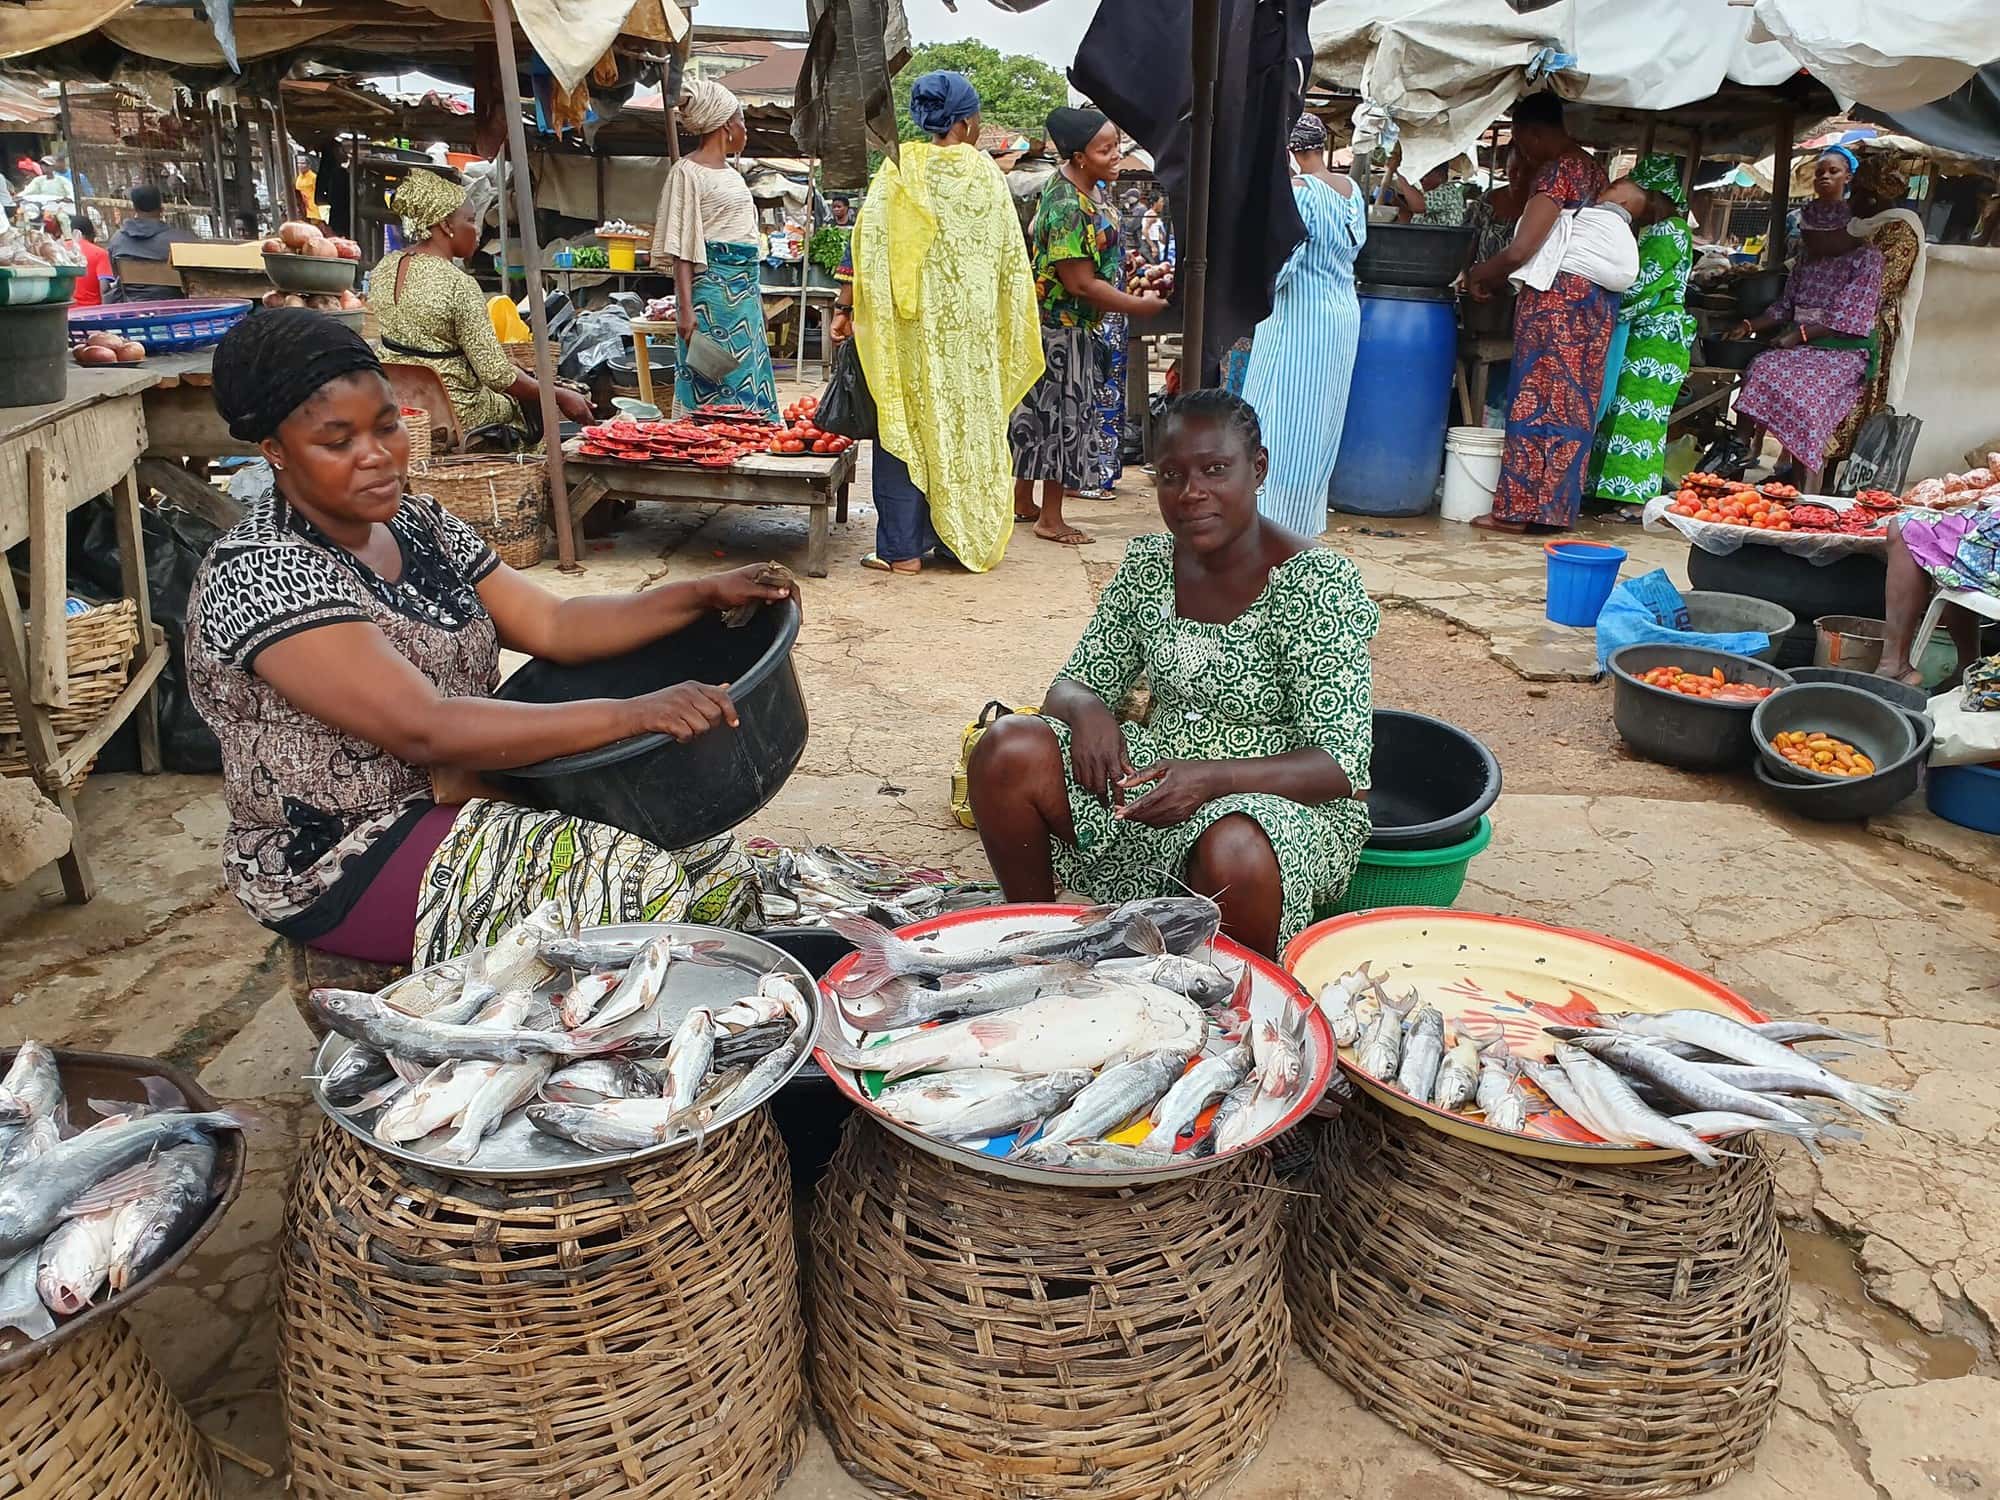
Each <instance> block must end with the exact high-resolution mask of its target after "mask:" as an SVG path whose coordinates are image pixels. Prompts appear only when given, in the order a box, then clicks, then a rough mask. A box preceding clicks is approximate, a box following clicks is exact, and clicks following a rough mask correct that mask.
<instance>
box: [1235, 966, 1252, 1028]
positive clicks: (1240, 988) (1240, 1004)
mask: <svg viewBox="0 0 2000 1500" xmlns="http://www.w3.org/2000/svg"><path fill="white" fill-rule="evenodd" d="M1256 987H1257V985H1256V978H1255V974H1254V971H1253V970H1252V969H1251V967H1250V965H1249V964H1247V963H1246V964H1244V965H1243V967H1242V969H1241V970H1240V971H1239V972H1238V973H1237V975H1236V988H1235V989H1233V990H1231V991H1230V992H1229V1008H1230V1009H1231V1010H1232V1011H1234V1012H1235V1013H1236V1014H1237V1015H1239V1016H1245V1017H1247V1016H1248V1015H1249V1014H1250V996H1251V993H1252V992H1253V991H1254V990H1255V989H1256Z"/></svg>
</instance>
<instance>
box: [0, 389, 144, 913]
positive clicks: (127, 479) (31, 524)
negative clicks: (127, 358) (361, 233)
mask: <svg viewBox="0 0 2000 1500" xmlns="http://www.w3.org/2000/svg"><path fill="white" fill-rule="evenodd" d="M156 374H157V370H156V369H154V368H149V367H148V366H147V365H143V364H140V365H117V366H113V367H110V368H97V369H84V368H80V367H79V368H73V369H71V370H70V371H69V392H68V394H67V395H66V396H65V397H64V398H63V399H62V400H61V401H55V402H51V403H49V404H48V405H45V406H10V407H4V408H0V551H5V550H7V549H8V548H11V547H14V546H17V545H18V544H19V543H21V542H24V541H25V542H26V543H27V544H28V602H27V606H26V608H25V609H24V608H23V606H22V602H21V596H20V593H19V591H18V590H17V589H16V588H15V586H14V575H13V573H12V571H11V570H9V569H8V568H6V567H0V677H4V679H5V681H6V684H7V691H8V694H9V695H10V696H11V698H12V700H13V704H14V709H15V715H16V717H17V718H18V719H19V720H20V724H21V737H22V739H23V741H24V742H25V745H26V748H27V753H28V765H29V769H30V771H31V772H32V773H33V775H34V778H35V781H36V782H37V783H38V784H39V785H40V787H41V789H42V791H43V792H44V793H45V794H46V795H47V796H48V798H49V799H50V800H51V801H52V802H54V803H55V804H56V806H57V807H58V808H60V809H61V811H62V814H63V816H64V817H66V818H68V819H69V823H70V847H69V853H67V854H65V855H64V856H63V857H62V858H61V860H59V861H58V865H59V868H60V869H61V871H62V881H63V891H64V893H65V894H66V895H67V896H68V897H69V899H70V900H71V901H73V902H81V901H88V900H89V899H90V898H91V897H92V896H94V895H95V894H96V893H97V889H96V882H95V880H94V879H93V878H92V876H91V873H90V857H89V853H88V851H87V849H86V848H85V839H84V834H83V825H82V823H81V822H80V821H79V819H78V817H77V812H76V800H75V798H73V797H72V796H71V795H70V791H69V783H70V781H71V780H72V779H73V778H74V777H75V775H76V773H77V771H78V770H79V769H81V768H82V767H83V766H86V765H88V764H89V763H90V761H91V759H92V758H93V757H95V756H96V754H97V752H98V751H100V750H102V749H103V748H104V744H105V741H107V740H109V739H110V738H111V736H112V734H113V733H114V732H115V731H116V730H117V729H118V727H119V725H121V724H123V723H124V722H125V721H126V720H127V719H129V718H131V717H132V716H133V715H134V714H137V715H138V731H139V768H140V770H142V771H147V772H153V771H157V770H159V769H160V729H159V721H158V718H157V716H156V714H155V711H154V704H153V683H154V681H155V680H156V679H157V678H158V677H159V675H160V672H161V669H162V668H164V667H165V666H166V664H167V644H166V637H165V635H164V634H163V633H162V632H161V630H160V629H159V628H158V627H157V626H156V625H154V624H153V604H152V597H151V595H150V594H149V593H148V592H147V589H146V555H145V547H144V544H143V541H142V533H141V530H140V521H139V478H138V473H137V465H138V462H139V456H140V455H141V454H142V453H143V452H145V451H146V446H147V438H146V414H145V408H144V404H143V401H142V394H143V392H144V391H146V390H147V389H148V388H149V387H150V386H151V385H152V384H153V381H154V379H155V376H156ZM107 490H113V491H115V493H114V494H113V496H112V510H113V512H114V514H115V516H116V518H117V525H118V558H119V571H120V574H121V578H122V583H123V587H124V593H125V597H126V598H128V599H130V600H132V602H133V603H134V604H135V605H137V607H138V611H139V644H138V646H137V647H136V648H135V649H134V651H133V662H132V673H131V677H130V679H129V680H128V681H127V683H126V685H125V688H124V691H122V692H121V693H119V695H118V696H117V698H115V699H113V700H112V702H111V704H110V705H109V706H108V707H107V708H106V709H105V711H104V713H103V715H102V716H101V717H100V718H99V719H98V721H97V722H96V723H95V724H93V725H92V726H91V727H90V728H89V729H88V730H86V731H85V732H84V733H83V734H82V735H81V736H79V737H78V738H77V739H76V740H74V741H72V742H71V743H70V744H69V745H68V746H67V747H59V746H58V745H57V742H56V733H55V727H54V725H53V724H52V723H51V722H50V719H49V710H50V709H52V708H63V707H66V706H67V705H68V698H69V655H68V653H69V646H68V620H67V617H66V615H65V614H64V611H63V605H64V601H65V599H66V598H67V597H68V593H69V588H68V576H67V575H68V562H69V554H68V517H69V513H70V512H71V511H73V510H75V509H76V508H77V507H79V506H81V505H83V504H85V503H86V502H87V501H89V500H91V499H92V498H93V497H95V496H97V495H101V494H103V493H104V492H105V491H107Z"/></svg>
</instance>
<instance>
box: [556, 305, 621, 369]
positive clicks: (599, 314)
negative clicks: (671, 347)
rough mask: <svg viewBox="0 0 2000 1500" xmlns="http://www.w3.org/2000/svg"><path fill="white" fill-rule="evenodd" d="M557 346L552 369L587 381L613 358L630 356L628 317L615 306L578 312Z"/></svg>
mask: <svg viewBox="0 0 2000 1500" xmlns="http://www.w3.org/2000/svg"><path fill="white" fill-rule="evenodd" d="M557 348H558V350H559V355H558V359H557V364H556V373H557V374H559V375H561V376H562V377H563V378H564V379H565V380H578V381H581V382H583V384H585V385H588V384H590V382H591V381H593V380H595V379H596V378H597V376H598V375H599V374H600V373H601V372H602V371H603V370H604V368H605V367H606V366H607V365H609V364H610V363H611V362H612V361H613V360H624V359H629V358H630V357H631V354H632V319H631V318H630V317H629V316H628V315H627V314H626V313H625V311H624V309H623V308H616V307H606V308H600V309H599V310H598V311H596V312H587V313H581V314H579V315H578V317H577V319H576V321H575V322H574V323H572V324H570V326H569V327H568V329H567V330H565V331H564V333H563V335H562V339H561V342H560V343H559V344H558V346H557Z"/></svg>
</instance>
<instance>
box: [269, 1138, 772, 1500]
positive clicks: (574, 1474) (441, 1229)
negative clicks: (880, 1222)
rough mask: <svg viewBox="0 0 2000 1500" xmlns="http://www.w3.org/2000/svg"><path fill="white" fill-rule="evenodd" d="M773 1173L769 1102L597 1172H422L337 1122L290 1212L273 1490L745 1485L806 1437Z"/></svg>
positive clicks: (712, 1496)
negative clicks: (539, 1176) (281, 1473)
mask: <svg viewBox="0 0 2000 1500" xmlns="http://www.w3.org/2000/svg"><path fill="white" fill-rule="evenodd" d="M790 1188H791V1180H790V1177H789V1175H788V1173H787V1170H786V1166H785V1151H784V1146H783V1144H782V1143H781V1142H780V1141H779V1139H778V1135H777V1132H776V1131H775V1130H774V1129H773V1128H772V1126H771V1122H770V1118H769V1116H768V1114H767V1112H766V1111H764V1110H761V1109H760V1110H756V1111H754V1112H752V1113H751V1114H749V1115H746V1116H745V1117H744V1118H743V1119H741V1120H739V1121H737V1122H736V1123H735V1124H734V1125H731V1126H730V1127H728V1128H727V1129H726V1130H724V1131H722V1132H720V1133H718V1134H716V1135H712V1136H710V1137H709V1139H708V1141H707V1143H706V1144H705V1145H704V1147H703V1148H702V1150H700V1151H699V1152H695V1151H678V1152H675V1153H673V1154H671V1155H669V1156H667V1157H664V1158H662V1159H660V1160H658V1161H654V1162H648V1163H642V1164H639V1165H637V1166H633V1167H630V1168H627V1169H624V1170H613V1171H604V1172H600V1173H597V1174H594V1175H582V1176H575V1177H557V1178H548V1179H543V1180H537V1181H525V1180H523V1181H476V1180H473V1179H469V1178H449V1177H443V1176H439V1175H437V1174H434V1173H430V1172H426V1171H421V1170H418V1169H416V1168H413V1167H411V1166H409V1165H408V1164H407V1163H404V1162H401V1161H398V1160H396V1159H395V1158H393V1157H390V1156H386V1155H384V1154H382V1153H381V1152H378V1151H375V1150H373V1149H371V1148H370V1147H368V1146H365V1145H363V1144H362V1143H361V1142H359V1141H357V1140H356V1139H355V1138H354V1137H353V1136H351V1135H349V1134H348V1133H347V1132H346V1131H344V1130H342V1129H341V1128H340V1127H338V1126H337V1125H335V1124H333V1122H332V1121H326V1122H324V1123H323V1124H322V1125H321V1126H320V1129H319V1131H318V1133H317V1134H316V1135H315V1136H314V1137H313V1138H312V1139H311V1140H310V1141H309V1142H308V1143H307V1144H306V1147H305V1151H304V1154H303V1156H302V1157H301V1160H300V1167H299V1175H298V1177H297V1179H296V1181H295V1182H294V1183H293V1185H292V1193H291V1201H290V1204H289V1206H288V1209H287V1212H286V1224H285V1240H284V1247H283V1255H282V1278H281V1283H280V1290H279V1304H278V1308H279V1327H278V1375H279V1384H280V1389H281V1391H282V1393H283V1395H284V1401H285V1416H286V1421H287V1424H288V1426H289V1427H290V1435H291V1452H292V1486H293V1489H294V1490H295V1491H296V1492H297V1493H298V1494H300V1495H302V1496H306V1497H309V1500H335V1497H341V1500H345V1497H349V1496H356V1495H369V1496H375V1497H383V1496H437V1495H470V1494H479V1495H520V1496H534V1497H536V1500H585V1497H589V1500H597V1497H601V1496H610V1495H619V1496H672V1497H673V1500H762V1497H765V1496H768V1495H770V1494H772V1493H773V1492H774V1491H776V1489H777V1488H778V1486H779V1485H780V1484H782V1483H783V1482H784V1480H785V1477H786V1475H787V1474H788V1473H789V1472H790V1471H791V1468H792V1465H793V1464H794V1463H796V1462H797V1461H798V1457H799V1454H800V1453H801V1452H802V1451H803V1450H804V1447H805V1437H806V1404H805V1384H804V1379H803V1371H802V1368H801V1367H802V1363H803V1350H804V1343H805V1330H804V1327H803V1325H802V1323H801V1322H800V1318H799V1301H798V1263H797V1259H796V1257H795V1255H794V1252H793V1247H792V1232H791V1218H790V1208H791V1193H790Z"/></svg>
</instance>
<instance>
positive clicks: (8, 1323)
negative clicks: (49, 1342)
mask: <svg viewBox="0 0 2000 1500" xmlns="http://www.w3.org/2000/svg"><path fill="white" fill-rule="evenodd" d="M41 1259H42V1257H41V1250H40V1248H39V1247H31V1248H29V1249H27V1250H24V1251H22V1252H21V1254H19V1255H17V1256H15V1257H14V1258H13V1259H12V1260H10V1261H8V1262H6V1263H5V1265H4V1267H0V1328H14V1329H18V1330H19V1331H20V1332H22V1333H24V1334H26V1335H27V1336H28V1337H29V1338H31V1339H39V1338H47V1337H48V1336H49V1335H50V1334H52V1333H54V1332H55V1331H56V1320H55V1319H54V1318H52V1317H50V1316H49V1310H48V1308H47V1307H46V1306H45V1305H43V1302H42V1294H41V1292H40V1291H39V1290H38V1289H37V1287H36V1285H35V1279H36V1277H37V1276H38V1275H39V1274H40V1271H41ZM7 1347H10V1345H7V1344H0V1348H7Z"/></svg>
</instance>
